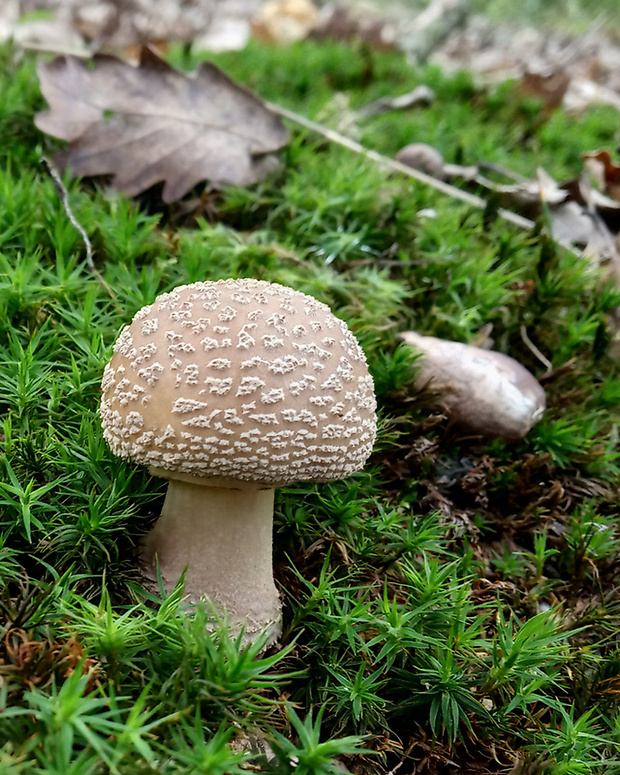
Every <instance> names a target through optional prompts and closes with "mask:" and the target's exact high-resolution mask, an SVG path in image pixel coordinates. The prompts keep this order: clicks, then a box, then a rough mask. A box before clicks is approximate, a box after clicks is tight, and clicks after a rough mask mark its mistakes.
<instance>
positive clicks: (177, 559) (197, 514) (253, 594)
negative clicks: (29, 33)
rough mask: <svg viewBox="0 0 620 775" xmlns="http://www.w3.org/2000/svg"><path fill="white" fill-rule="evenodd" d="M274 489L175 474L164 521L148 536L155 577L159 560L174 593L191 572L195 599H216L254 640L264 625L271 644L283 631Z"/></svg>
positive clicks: (145, 558)
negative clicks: (213, 483) (177, 477)
mask: <svg viewBox="0 0 620 775" xmlns="http://www.w3.org/2000/svg"><path fill="white" fill-rule="evenodd" d="M273 500H274V489H273V488H262V489H259V488H256V487H252V488H248V485H247V483H246V482H243V483H240V486H239V488H236V487H210V486H204V485H202V484H195V483H191V482H184V481H178V480H175V479H172V480H170V482H169V486H168V493H167V495H166V500H165V502H164V507H163V509H162V514H161V517H160V519H159V521H158V522H157V523H156V525H155V527H154V528H153V530H152V531H151V532H150V533H149V534H148V535H147V536H146V538H145V539H144V542H143V546H142V562H143V565H144V569H145V572H146V574H147V577H148V578H149V580H150V581H151V582H153V583H156V579H157V562H159V568H160V572H161V575H162V578H163V582H164V586H165V588H166V590H167V591H170V590H172V589H174V587H175V585H176V583H177V582H178V580H179V578H180V577H181V574H182V573H183V571H184V570H185V568H186V567H187V572H186V574H185V594H186V596H187V598H188V599H189V601H190V602H192V603H196V602H198V601H199V600H210V601H211V602H212V603H213V604H214V605H215V607H216V608H217V609H218V610H219V611H220V613H224V614H225V616H226V621H227V623H228V624H229V625H230V626H232V627H239V626H243V627H244V630H245V636H246V640H247V641H251V640H253V639H254V638H255V637H256V636H257V635H258V634H259V633H260V632H261V631H262V630H267V631H268V632H269V641H268V642H269V643H273V641H275V640H276V639H277V637H278V636H279V634H280V631H281V618H282V614H281V605H280V598H279V595H278V591H277V589H276V586H275V584H274V581H273V568H272V523H273Z"/></svg>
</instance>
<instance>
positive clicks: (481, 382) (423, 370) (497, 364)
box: [399, 331, 545, 441]
mask: <svg viewBox="0 0 620 775" xmlns="http://www.w3.org/2000/svg"><path fill="white" fill-rule="evenodd" d="M399 338H400V339H401V340H402V341H403V342H405V343H406V344H408V345H411V347H413V349H415V350H417V351H418V352H419V353H421V357H420V361H419V363H420V371H419V373H418V376H417V378H416V381H415V384H416V387H419V388H422V387H425V386H428V387H429V388H430V389H431V390H433V391H434V392H436V393H437V399H436V405H437V406H438V407H439V408H440V409H442V410H443V411H444V412H445V413H446V414H447V415H448V417H449V418H450V419H451V420H454V421H455V422H458V423H460V424H461V425H464V426H466V427H468V428H469V429H470V430H472V431H475V432H476V433H481V434H483V435H485V436H499V437H501V438H504V439H506V440H509V441H510V440H512V441H515V440H517V439H522V438H523V437H524V436H525V435H526V434H527V433H528V432H529V430H530V429H531V428H532V426H533V425H534V424H535V423H537V422H538V420H540V418H541V417H542V416H543V413H544V411H545V391H544V390H543V389H542V387H541V386H540V383H539V382H538V380H537V379H536V378H535V377H534V376H533V375H532V374H530V372H529V371H528V370H527V369H526V368H525V367H524V366H522V365H521V364H520V363H519V362H518V361H516V360H515V359H514V358H510V357H509V356H508V355H504V354H503V353H498V352H494V351H493V350H484V349H482V348H481V347H473V346H472V345H468V344H461V343H460V342H450V341H447V340H445V339H437V338H436V337H434V336H422V335H421V334H418V333H416V332H415V331H405V332H404V333H402V334H400V336H399Z"/></svg>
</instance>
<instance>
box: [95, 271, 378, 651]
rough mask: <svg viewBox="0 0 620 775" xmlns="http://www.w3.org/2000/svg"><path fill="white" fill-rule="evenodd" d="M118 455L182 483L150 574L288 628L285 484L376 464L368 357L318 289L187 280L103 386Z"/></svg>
mask: <svg viewBox="0 0 620 775" xmlns="http://www.w3.org/2000/svg"><path fill="white" fill-rule="evenodd" d="M101 392H102V398H101V408H100V413H101V420H102V424H103V433H104V438H105V439H106V441H107V442H108V444H109V445H110V448H111V449H112V451H113V452H114V453H115V454H116V455H120V456H121V457H125V458H129V459H131V460H133V461H135V462H138V463H143V464H145V465H147V466H149V470H150V471H151V473H152V474H154V475H156V476H162V477H165V478H167V479H168V480H169V485H168V491H167V495H166V499H165V502H164V506H163V510H162V514H161V517H160V518H159V521H158V522H157V523H156V524H155V526H154V528H153V530H152V531H151V532H150V533H149V534H148V535H147V536H146V538H145V540H144V542H143V546H142V555H141V561H142V564H143V566H144V569H145V573H146V575H147V578H148V579H150V581H151V582H152V583H154V580H155V578H156V568H157V563H158V564H159V569H160V572H161V576H162V579H163V582H164V585H165V587H166V589H167V590H170V589H171V588H174V586H175V584H176V583H177V582H178V580H179V578H180V577H181V575H182V573H183V571H184V570H185V569H186V568H187V570H186V575H185V592H186V594H187V596H188V598H189V600H190V601H191V602H197V601H198V600H200V599H203V598H208V599H209V600H211V602H212V603H213V604H214V605H215V607H216V609H218V610H220V611H225V612H226V615H227V621H228V623H229V624H230V625H233V626H239V625H242V626H243V627H244V631H245V637H246V638H247V639H248V640H250V639H252V638H254V637H256V635H257V634H258V633H259V632H261V631H263V630H267V631H268V633H269V641H270V642H272V641H273V640H275V639H276V638H277V637H278V634H279V632H280V629H281V624H280V623H281V605H280V599H279V595H278V591H277V589H276V586H275V583H274V580H273V570H272V519H273V503H274V488H275V487H278V486H281V485H286V484H291V483H293V482H298V481H311V482H320V481H331V480H335V479H342V478H344V477H347V476H349V475H350V474H351V473H353V472H354V471H357V470H359V469H360V468H362V467H363V465H364V463H365V461H366V459H367V458H368V456H369V454H370V452H371V450H372V446H373V443H374V439H375V435H376V417H375V407H376V401H375V396H374V386H373V381H372V377H371V376H370V375H369V373H368V368H367V365H366V358H365V356H364V353H363V351H362V349H361V348H360V346H359V344H358V342H357V340H356V339H355V337H354V336H353V334H352V333H351V332H350V331H349V329H348V328H347V326H346V324H345V323H344V322H343V321H342V320H339V319H338V318H337V317H336V316H335V315H334V314H333V313H332V312H331V310H330V309H329V307H327V306H326V305H325V304H322V303H321V302H319V301H317V300H316V299H314V298H312V297H311V296H307V295H306V294H303V293H300V292H299V291H295V290H293V289H291V288H287V287H285V286H282V285H277V284H275V283H268V282H265V281H261V280H253V279H242V280H219V281H217V282H197V283H193V284H191V285H185V286H180V287H178V288H175V289H174V290H173V291H171V292H170V293H165V294H163V295H161V296H159V297H158V298H157V299H156V300H155V302H154V303H153V304H152V305H150V306H147V307H144V308H143V309H141V310H140V311H139V312H138V313H137V314H136V315H135V317H134V319H133V320H132V322H131V323H130V324H129V325H128V326H126V327H125V328H124V329H123V331H122V332H121V334H120V336H119V337H118V340H117V341H116V344H115V346H114V354H113V356H112V359H111V361H110V363H109V364H108V365H107V366H106V368H105V371H104V374H103V380H102V384H101Z"/></svg>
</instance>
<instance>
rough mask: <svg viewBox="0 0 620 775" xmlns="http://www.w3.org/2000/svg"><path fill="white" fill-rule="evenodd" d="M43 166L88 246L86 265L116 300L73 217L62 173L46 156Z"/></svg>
mask: <svg viewBox="0 0 620 775" xmlns="http://www.w3.org/2000/svg"><path fill="white" fill-rule="evenodd" d="M41 164H42V165H43V166H44V167H45V169H46V170H47V171H48V173H49V175H50V177H51V179H52V182H53V184H54V188H55V189H56V193H57V194H58V198H59V199H60V201H61V202H62V206H63V207H64V210H65V213H66V214H67V218H68V219H69V220H70V221H71V225H72V226H73V228H74V229H76V231H78V232H79V234H80V236H81V237H82V240H83V241H84V245H85V246H86V264H87V266H88V268H89V269H90V271H91V272H92V273H93V274H94V275H95V277H96V278H97V279H98V280H99V282H100V283H101V285H102V286H103V287H104V288H105V290H106V291H107V292H108V294H109V295H110V297H111V298H114V293H113V291H112V289H111V288H110V286H109V285H108V284H107V283H106V281H105V280H104V279H103V277H102V276H101V273H100V272H99V271H98V269H97V267H96V266H95V262H94V261H93V246H92V245H91V242H90V240H89V238H88V234H87V233H86V229H85V228H84V227H83V226H82V224H81V223H80V222H79V221H78V219H77V218H76V217H75V215H73V211H72V210H71V205H70V204H69V192H68V191H67V189H66V188H65V184H64V183H63V182H62V178H61V177H60V173H59V172H58V170H57V169H56V167H55V166H54V165H53V164H52V162H51V161H50V160H49V159H48V158H47V157H46V156H42V157H41Z"/></svg>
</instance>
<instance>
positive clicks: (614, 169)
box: [583, 151, 620, 202]
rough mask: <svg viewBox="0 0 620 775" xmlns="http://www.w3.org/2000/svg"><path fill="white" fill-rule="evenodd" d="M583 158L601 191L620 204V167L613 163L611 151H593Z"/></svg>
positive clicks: (585, 154)
mask: <svg viewBox="0 0 620 775" xmlns="http://www.w3.org/2000/svg"><path fill="white" fill-rule="evenodd" d="M583 158H584V160H585V166H586V169H587V170H588V171H589V172H590V173H591V174H592V176H593V177H594V179H595V180H596V182H597V184H598V186H599V188H600V189H601V191H603V192H605V193H606V194H609V196H611V197H612V198H613V199H615V200H617V201H619V202H620V166H618V165H617V164H614V163H613V162H612V160H611V154H610V153H609V151H591V152H590V153H584V154H583Z"/></svg>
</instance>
